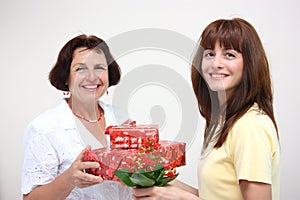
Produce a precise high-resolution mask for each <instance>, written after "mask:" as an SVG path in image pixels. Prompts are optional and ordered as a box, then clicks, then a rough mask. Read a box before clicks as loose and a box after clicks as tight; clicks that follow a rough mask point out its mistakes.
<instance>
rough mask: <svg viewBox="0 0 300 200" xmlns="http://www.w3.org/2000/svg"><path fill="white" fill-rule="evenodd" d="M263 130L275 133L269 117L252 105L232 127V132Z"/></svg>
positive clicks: (255, 105)
mask: <svg viewBox="0 0 300 200" xmlns="http://www.w3.org/2000/svg"><path fill="white" fill-rule="evenodd" d="M236 129H237V130H240V129H243V130H245V129H250V130H253V129H264V130H265V131H267V132H274V131H275V132H276V129H275V126H274V124H273V122H272V120H271V119H270V117H269V116H268V115H267V114H265V113H264V112H263V111H262V110H261V109H259V107H258V105H257V104H254V105H253V106H252V107H251V108H250V109H249V110H248V111H247V112H246V113H245V114H244V115H243V116H242V117H241V118H240V119H239V120H238V121H237V122H236V123H235V125H234V126H233V130H236Z"/></svg>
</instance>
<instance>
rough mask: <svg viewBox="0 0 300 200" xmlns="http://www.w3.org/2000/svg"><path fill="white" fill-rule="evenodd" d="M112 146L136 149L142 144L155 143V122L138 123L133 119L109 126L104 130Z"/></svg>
mask: <svg viewBox="0 0 300 200" xmlns="http://www.w3.org/2000/svg"><path fill="white" fill-rule="evenodd" d="M105 134H106V135H109V139H108V141H109V143H110V146H111V147H113V148H123V149H137V148H140V147H142V146H145V145H148V144H149V143H151V144H157V143H158V141H159V136H158V125H157V124H139V125H136V123H135V121H133V122H130V123H128V124H123V125H119V126H109V127H108V128H107V129H106V130H105Z"/></svg>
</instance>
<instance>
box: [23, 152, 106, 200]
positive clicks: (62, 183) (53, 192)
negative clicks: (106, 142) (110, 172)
mask: <svg viewBox="0 0 300 200" xmlns="http://www.w3.org/2000/svg"><path fill="white" fill-rule="evenodd" d="M86 149H90V147H87V148H86ZM86 149H84V150H83V151H82V152H81V153H80V154H79V156H78V157H77V158H76V160H75V161H74V162H73V163H72V165H71V166H70V168H68V169H67V170H66V171H65V172H64V173H62V174H61V175H60V176H58V177H57V178H56V179H54V180H53V181H52V182H50V183H48V184H45V185H42V186H38V187H36V188H34V189H33V190H32V191H31V192H30V193H29V194H27V195H23V199H24V200H32V199H34V200H38V199H43V200H47V199H66V197H67V196H68V195H69V194H70V193H71V191H72V190H73V189H74V188H75V187H79V188H85V187H89V186H92V185H95V184H98V183H101V182H102V181H103V180H102V178H101V177H98V176H94V175H91V174H87V173H84V172H83V170H84V169H88V168H98V167H99V163H97V162H82V161H81V160H82V156H83V152H84V151H85V150H86Z"/></svg>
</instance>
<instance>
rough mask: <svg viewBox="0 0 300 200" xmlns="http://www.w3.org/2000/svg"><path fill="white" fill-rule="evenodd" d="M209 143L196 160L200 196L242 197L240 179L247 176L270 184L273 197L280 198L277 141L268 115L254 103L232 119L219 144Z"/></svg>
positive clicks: (219, 199) (211, 198) (218, 199)
mask: <svg viewBox="0 0 300 200" xmlns="http://www.w3.org/2000/svg"><path fill="white" fill-rule="evenodd" d="M212 146H213V144H212V145H210V146H209V147H208V148H207V149H206V150H205V151H204V152H202V155H201V158H200V161H199V166H198V187H199V188H198V189H199V197H201V198H203V199H205V200H224V199H230V200H237V199H243V198H242V194H241V191H240V187H239V180H248V181H255V182H261V183H267V184H271V185H272V199H273V200H279V190H280V189H279V184H280V183H279V182H280V176H279V175H280V174H279V170H280V169H279V159H280V148H279V141H278V139H277V134H276V130H275V127H274V125H273V123H272V121H271V119H270V118H269V117H268V116H267V115H266V114H264V113H263V112H262V111H260V110H259V108H258V106H257V104H254V105H253V106H252V108H251V109H249V111H248V112H247V113H246V114H245V115H244V116H242V118H240V119H239V120H238V121H237V122H236V123H235V125H234V126H233V128H232V130H231V131H230V132H229V134H228V137H227V139H226V141H225V142H224V144H223V145H222V146H221V147H220V148H218V149H216V148H212Z"/></svg>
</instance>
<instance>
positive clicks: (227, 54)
mask: <svg viewBox="0 0 300 200" xmlns="http://www.w3.org/2000/svg"><path fill="white" fill-rule="evenodd" d="M225 55H226V57H235V55H234V54H233V53H229V52H227V53H226V54H225Z"/></svg>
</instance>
